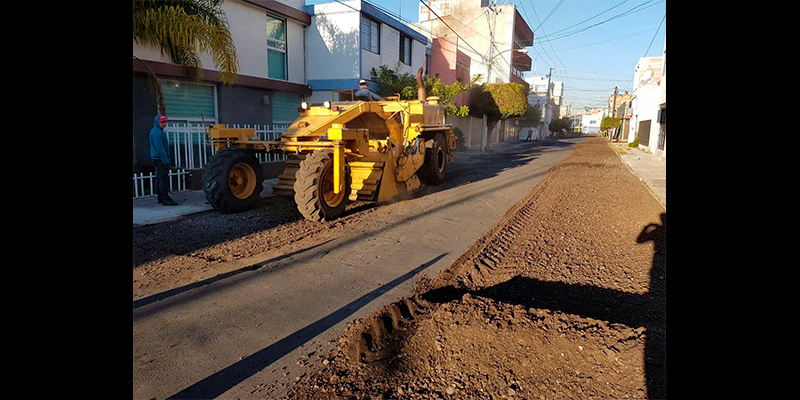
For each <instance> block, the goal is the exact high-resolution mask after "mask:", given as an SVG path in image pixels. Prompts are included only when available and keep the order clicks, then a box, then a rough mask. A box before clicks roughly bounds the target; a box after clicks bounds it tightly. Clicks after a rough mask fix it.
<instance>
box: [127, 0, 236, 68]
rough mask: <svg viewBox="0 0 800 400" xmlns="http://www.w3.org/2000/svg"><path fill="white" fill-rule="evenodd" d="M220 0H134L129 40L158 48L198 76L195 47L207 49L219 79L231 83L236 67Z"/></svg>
mask: <svg viewBox="0 0 800 400" xmlns="http://www.w3.org/2000/svg"><path fill="white" fill-rule="evenodd" d="M223 2H224V0H134V1H133V41H134V43H137V44H140V45H149V46H154V47H156V48H158V49H159V50H160V51H161V54H162V55H164V56H167V57H169V59H170V60H171V61H172V62H173V63H175V64H179V65H184V66H187V67H189V70H190V74H191V76H192V77H193V78H194V79H199V78H200V72H201V68H202V63H201V62H200V57H199V56H198V51H200V52H208V53H209V54H211V57H212V59H213V60H214V64H215V66H216V67H217V68H218V69H219V74H220V80H222V82H223V83H226V84H229V83H233V82H234V81H235V79H236V75H237V73H238V69H239V61H238V58H237V56H236V47H235V46H234V43H233V37H232V35H231V32H230V28H229V26H228V20H227V18H226V17H225V12H224V11H223V10H222V7H221V5H222V3H223Z"/></svg>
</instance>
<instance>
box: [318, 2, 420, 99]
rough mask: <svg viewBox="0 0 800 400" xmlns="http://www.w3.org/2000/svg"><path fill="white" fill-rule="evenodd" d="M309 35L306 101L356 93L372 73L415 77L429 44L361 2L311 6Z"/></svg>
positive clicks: (373, 85)
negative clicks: (343, 92) (396, 70)
mask: <svg viewBox="0 0 800 400" xmlns="http://www.w3.org/2000/svg"><path fill="white" fill-rule="evenodd" d="M306 11H307V13H308V14H309V15H310V16H311V25H310V27H309V31H308V84H309V85H310V86H311V88H312V90H313V92H314V93H313V95H312V96H311V98H310V99H311V101H314V102H322V101H325V100H332V99H333V100H339V99H338V98H336V97H337V96H334V93H333V92H332V91H333V90H346V89H357V88H358V82H359V80H361V79H364V80H367V81H368V82H369V84H370V88H371V89H372V90H373V91H375V89H376V86H377V83H376V82H373V81H371V75H372V74H371V73H372V69H373V68H377V67H379V66H381V65H386V66H388V67H390V68H395V67H396V66H399V67H400V71H399V72H400V73H410V74H416V72H417V69H419V68H420V67H424V66H425V54H426V47H427V45H428V39H427V38H426V37H425V36H423V35H421V34H419V33H418V32H416V31H414V30H413V29H410V28H409V27H408V26H406V25H404V24H402V23H400V22H399V21H397V20H396V19H394V18H392V17H391V16H390V15H388V14H387V13H385V12H383V11H381V10H380V9H378V8H377V7H375V6H373V5H371V4H369V3H365V2H362V1H360V0H351V1H341V2H330V3H323V4H314V5H309V6H307V7H306Z"/></svg>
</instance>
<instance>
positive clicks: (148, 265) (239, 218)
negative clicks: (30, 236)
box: [133, 142, 571, 301]
mask: <svg viewBox="0 0 800 400" xmlns="http://www.w3.org/2000/svg"><path fill="white" fill-rule="evenodd" d="M531 145H533V144H531ZM570 145H571V144H568V143H559V142H552V143H549V144H548V145H547V146H533V147H531V146H528V145H527V144H524V145H523V146H522V147H520V148H511V149H507V150H506V151H497V152H490V153H487V154H484V155H480V156H478V155H474V154H467V153H463V152H459V153H456V155H455V162H454V164H451V166H450V167H448V173H447V181H446V182H445V183H444V184H442V185H439V186H430V187H427V188H425V189H424V190H423V191H422V192H420V193H417V194H414V195H413V196H410V197H409V198H413V202H414V204H415V205H414V207H417V208H418V209H427V208H430V207H435V206H437V205H438V203H437V202H436V201H435V200H433V198H434V197H435V196H430V195H431V194H433V193H437V192H440V191H445V190H448V189H451V188H455V187H458V186H462V185H467V184H469V183H471V182H476V181H479V180H482V179H488V178H491V177H493V176H496V175H497V174H499V173H500V172H502V171H504V170H507V169H512V168H516V167H519V166H520V165H523V164H526V163H528V162H530V161H531V160H533V159H535V158H536V157H538V156H539V154H538V153H539V152H541V151H543V150H542V148H544V147H548V146H549V147H553V146H570ZM395 200H396V202H395V203H392V204H386V205H381V206H375V205H371V204H367V203H354V204H350V205H348V209H347V211H346V212H345V215H344V216H343V217H341V218H339V219H337V220H335V221H331V222H326V223H317V222H312V221H308V220H306V219H304V218H303V216H302V215H301V214H300V212H299V211H298V210H297V206H296V205H295V204H294V202H293V200H292V199H291V198H286V197H268V198H265V199H262V200H261V201H260V202H259V204H257V207H256V208H254V209H253V210H249V211H246V212H242V213H238V214H220V213H217V212H207V213H202V214H197V215H192V216H189V217H186V218H183V219H180V220H177V221H170V222H166V223H160V224H155V225H144V226H135V227H134V228H133V300H134V301H135V300H137V299H142V298H144V297H147V296H151V295H154V294H158V293H163V292H165V291H168V290H171V289H175V288H179V287H182V286H186V285H189V284H192V283H196V282H200V281H203V280H207V279H211V278H214V277H217V276H220V275H223V274H226V273H229V272H231V271H235V270H239V269H242V268H247V267H249V266H252V265H256V264H258V263H260V262H263V261H265V260H269V259H271V258H275V257H281V256H285V255H287V254H290V253H292V252H294V251H298V250H302V249H308V248H310V247H313V246H315V245H318V244H320V243H324V242H326V241H329V240H331V239H334V238H341V237H346V236H357V235H358V232H359V231H370V230H372V231H374V230H376V229H379V228H381V227H382V226H385V225H386V224H391V223H395V222H394V221H395V220H394V219H393V218H392V215H393V214H398V213H405V212H407V208H408V207H409V206H408V203H407V202H406V201H405V200H408V198H398V199H395Z"/></svg>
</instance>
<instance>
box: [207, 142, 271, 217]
mask: <svg viewBox="0 0 800 400" xmlns="http://www.w3.org/2000/svg"><path fill="white" fill-rule="evenodd" d="M263 181H264V178H263V174H262V172H261V166H260V165H259V163H258V159H256V157H255V154H253V152H251V151H247V150H245V149H237V148H227V149H223V150H220V151H219V152H218V153H217V154H216V155H214V157H213V158H212V159H211V160H210V161H209V162H208V164H206V167H205V171H204V172H203V191H204V192H205V194H206V200H207V201H208V204H210V205H211V206H212V207H214V209H216V210H219V211H220V212H221V213H223V214H227V213H237V212H242V211H246V210H249V209H250V208H252V207H253V205H254V204H255V202H256V200H258V198H259V195H260V194H261V191H262V190H263V188H264V186H263Z"/></svg>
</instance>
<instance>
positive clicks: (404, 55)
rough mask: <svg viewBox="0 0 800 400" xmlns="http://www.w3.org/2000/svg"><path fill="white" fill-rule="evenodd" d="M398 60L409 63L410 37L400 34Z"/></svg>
mask: <svg viewBox="0 0 800 400" xmlns="http://www.w3.org/2000/svg"><path fill="white" fill-rule="evenodd" d="M400 61H401V62H402V63H403V64H405V65H411V38H409V37H408V36H404V35H400Z"/></svg>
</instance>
